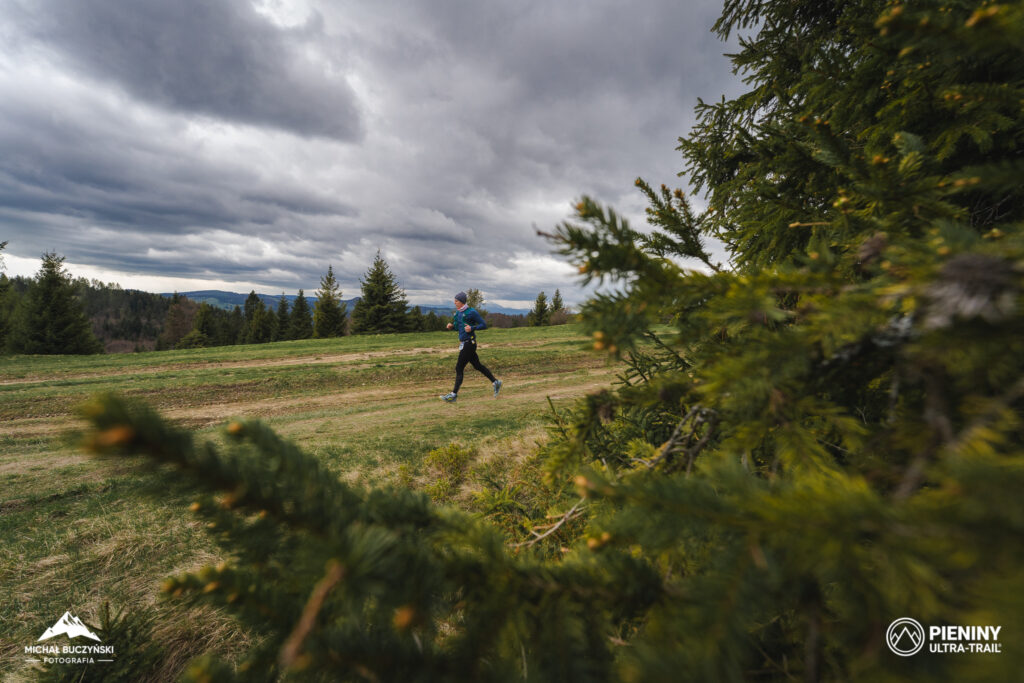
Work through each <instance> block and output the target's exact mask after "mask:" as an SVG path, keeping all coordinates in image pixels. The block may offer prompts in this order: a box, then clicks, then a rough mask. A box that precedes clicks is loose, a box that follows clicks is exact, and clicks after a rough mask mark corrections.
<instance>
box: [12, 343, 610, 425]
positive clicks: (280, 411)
mask: <svg viewBox="0 0 1024 683" xmlns="http://www.w3.org/2000/svg"><path fill="white" fill-rule="evenodd" d="M410 351H413V350H410ZM351 355H356V354H351ZM388 355H392V356H393V355H396V354H394V353H391V354H388ZM287 360H289V361H290V360H292V359H287ZM614 373H615V369H613V368H597V369H590V370H587V371H586V373H585V374H577V373H573V374H563V375H541V376H537V375H535V374H529V373H523V374H513V373H510V374H506V375H503V376H502V379H503V381H504V382H505V385H504V386H503V388H502V391H501V397H500V398H499V399H498V401H500V402H502V403H514V404H521V403H526V402H539V404H542V403H543V402H544V401H545V400H546V399H547V398H548V397H549V396H550V397H551V398H552V399H554V400H560V399H565V398H572V397H576V396H582V395H584V394H586V393H588V392H590V391H593V390H595V389H597V388H600V387H605V386H608V383H609V382H610V380H611V379H612V377H613V375H614ZM476 380H477V378H474V377H472V376H470V377H467V380H466V385H464V390H463V392H462V394H463V396H464V398H463V399H462V400H461V401H460V402H459V403H457V404H456V405H455V406H445V405H443V404H442V403H441V402H440V401H439V400H438V398H437V397H438V395H439V394H441V393H443V392H444V391H445V390H447V381H445V382H444V383H443V384H442V385H439V384H438V382H436V381H433V380H431V381H428V382H416V383H401V384H394V385H389V386H383V387H382V386H368V387H354V388H351V389H348V390H345V391H336V392H331V393H325V394H320V395H310V394H302V395H297V396H283V397H280V398H272V399H260V400H256V401H247V400H245V398H244V396H240V397H238V400H233V401H224V402H221V403H215V404H206V405H201V406H187V407H183V408H170V409H164V410H161V411H160V412H161V414H163V415H164V416H165V417H167V418H169V419H171V420H175V421H179V422H184V423H185V424H187V425H189V426H190V427H192V428H202V427H210V426H214V425H217V424H219V423H221V422H224V421H226V420H228V419H230V418H235V417H237V418H257V419H267V418H273V417H287V416H288V415H294V414H297V413H307V412H315V411H324V410H330V409H337V410H339V411H341V410H344V409H347V408H351V407H352V406H356V405H365V406H374V407H373V409H372V413H373V415H374V418H373V419H374V420H379V419H381V417H382V416H383V415H386V414H387V413H389V412H394V411H396V410H398V409H399V408H400V409H401V410H402V412H408V411H409V410H410V409H415V407H416V406H422V409H423V410H429V411H434V410H438V409H445V408H454V409H456V410H471V411H474V412H475V411H480V410H494V409H496V408H500V406H501V403H498V404H495V403H494V402H493V399H492V398H491V397H490V396H489V391H490V390H489V388H488V387H483V388H481V387H480V386H477V385H479V384H480V382H479V381H476ZM365 418H366V415H365V414H362V413H361V414H360V415H358V416H354V417H353V419H365ZM82 426H84V423H83V422H82V420H80V419H79V418H77V417H75V416H72V415H69V416H67V417H66V418H65V419H54V418H52V417H40V418H26V419H21V420H12V421H9V422H7V423H4V424H0V436H17V437H23V438H24V437H35V436H38V437H44V436H53V435H55V434H59V433H62V432H65V431H68V430H70V429H74V428H78V427H82Z"/></svg>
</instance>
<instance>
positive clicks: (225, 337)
mask: <svg viewBox="0 0 1024 683" xmlns="http://www.w3.org/2000/svg"><path fill="white" fill-rule="evenodd" d="M244 330H245V314H244V313H242V307H241V306H235V307H234V308H233V309H231V314H230V315H229V316H228V317H227V318H226V319H225V320H224V326H223V330H222V331H221V333H220V336H219V340H220V343H221V344H223V345H225V346H230V345H232V344H237V343H239V340H240V339H241V337H242V335H243V334H244Z"/></svg>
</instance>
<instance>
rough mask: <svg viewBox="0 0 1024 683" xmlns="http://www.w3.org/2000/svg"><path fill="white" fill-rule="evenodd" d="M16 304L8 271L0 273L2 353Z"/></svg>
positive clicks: (0, 334) (0, 350) (0, 339)
mask: <svg viewBox="0 0 1024 683" xmlns="http://www.w3.org/2000/svg"><path fill="white" fill-rule="evenodd" d="M15 305H16V300H15V294H14V288H13V287H12V286H11V281H10V280H9V279H8V278H7V274H6V273H0V353H3V352H4V350H5V349H6V348H7V339H8V337H9V336H10V329H11V323H12V319H11V318H12V316H13V313H14V310H15V307H16V306H15Z"/></svg>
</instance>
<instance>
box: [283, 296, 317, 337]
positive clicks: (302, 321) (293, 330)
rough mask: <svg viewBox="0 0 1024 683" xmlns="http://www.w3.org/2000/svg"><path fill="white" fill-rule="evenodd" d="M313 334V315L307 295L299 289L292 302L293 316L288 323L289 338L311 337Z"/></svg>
mask: <svg viewBox="0 0 1024 683" xmlns="http://www.w3.org/2000/svg"><path fill="white" fill-rule="evenodd" d="M312 336H313V317H312V316H311V315H310V312H309V304H308V303H306V296H305V294H303V293H302V290H301V289H300V290H299V294H298V296H296V297H295V302H294V303H293V304H292V316H291V320H290V321H289V323H288V338H289V339H309V338H310V337H312Z"/></svg>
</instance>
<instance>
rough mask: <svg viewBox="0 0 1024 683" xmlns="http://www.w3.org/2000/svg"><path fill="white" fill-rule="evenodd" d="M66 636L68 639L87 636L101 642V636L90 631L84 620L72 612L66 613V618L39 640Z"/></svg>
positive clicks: (61, 619)
mask: <svg viewBox="0 0 1024 683" xmlns="http://www.w3.org/2000/svg"><path fill="white" fill-rule="evenodd" d="M59 635H66V636H67V637H68V638H77V637H78V636H85V637H86V638H92V639H93V640H95V641H96V642H99V641H100V638H99V636H97V635H96V634H95V633H93V632H92V631H90V630H89V628H88V627H87V626H86V625H85V624H83V623H82V620H81V619H79V618H78V617H76V616H75V615H74V614H72V613H71V612H65V613H64V616H62V617H61V618H60V619H58V620H57V623H56V624H54V625H53V626H51V627H50V628H48V629H46V631H44V632H43V635H41V636H39V640H37V641H36V642H37V643H38V642H39V641H40V640H48V639H50V638H53V637H54V636H59Z"/></svg>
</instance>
